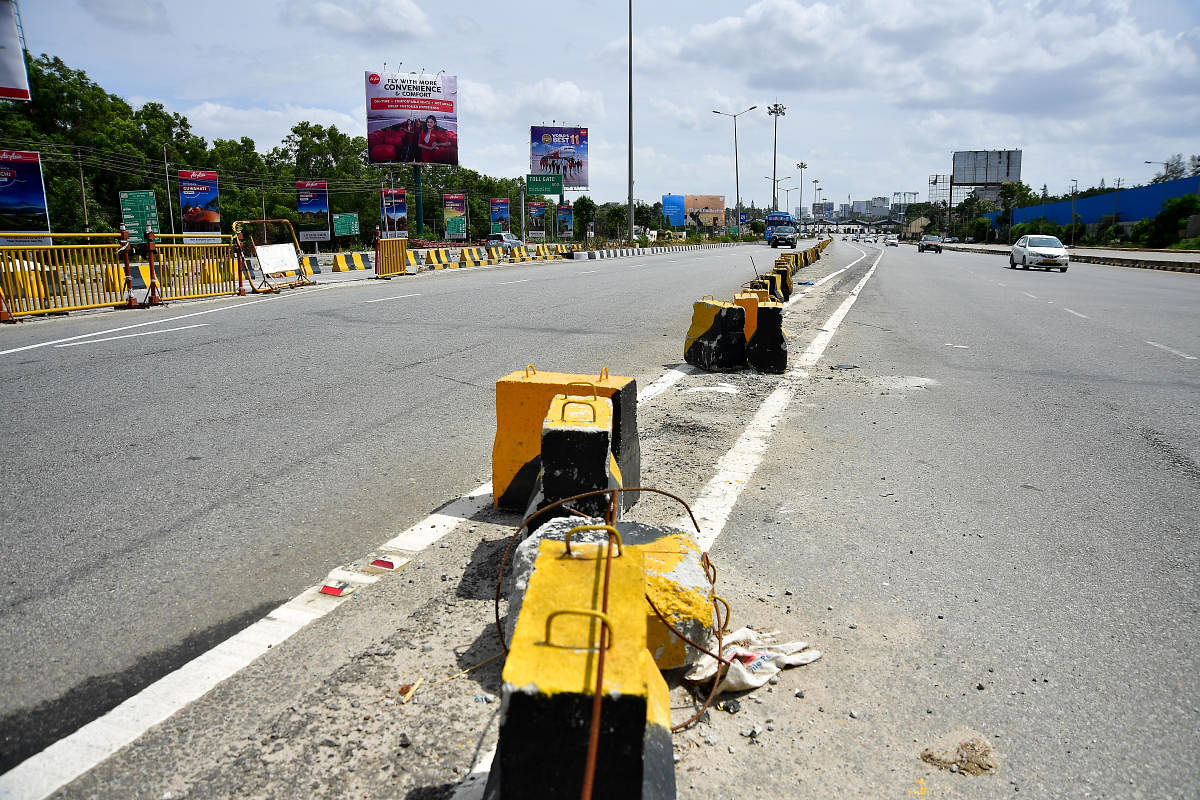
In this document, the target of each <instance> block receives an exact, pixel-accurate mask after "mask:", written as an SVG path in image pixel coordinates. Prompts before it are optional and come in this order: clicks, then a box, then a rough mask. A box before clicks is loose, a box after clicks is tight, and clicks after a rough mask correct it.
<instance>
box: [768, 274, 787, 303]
mask: <svg viewBox="0 0 1200 800" xmlns="http://www.w3.org/2000/svg"><path fill="white" fill-rule="evenodd" d="M771 271H772V272H774V273H775V277H776V278H779V291H780V292H782V293H783V299H784V301H785V302H786V301H787V300H788V299H790V298H791V296H792V270H791V268H790V267H787V266H783V267H776V268H775V269H773V270H771Z"/></svg>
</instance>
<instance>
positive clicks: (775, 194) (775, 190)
mask: <svg viewBox="0 0 1200 800" xmlns="http://www.w3.org/2000/svg"><path fill="white" fill-rule="evenodd" d="M790 177H792V176H791V175H784V176H783V177H782V178H780V179H779V180H776V179H775V178H773V177H769V176H767V175H763V180H768V181H770V182H771V198H772V200H771V205H772V206H774V210H775V211H778V210H779V184H781V183H783V182H784V181H786V180H787V179H788V178H790Z"/></svg>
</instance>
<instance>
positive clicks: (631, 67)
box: [629, 0, 633, 243]
mask: <svg viewBox="0 0 1200 800" xmlns="http://www.w3.org/2000/svg"><path fill="white" fill-rule="evenodd" d="M629 241H630V243H632V242H633V0H629Z"/></svg>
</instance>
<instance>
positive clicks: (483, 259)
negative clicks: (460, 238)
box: [458, 247, 492, 267]
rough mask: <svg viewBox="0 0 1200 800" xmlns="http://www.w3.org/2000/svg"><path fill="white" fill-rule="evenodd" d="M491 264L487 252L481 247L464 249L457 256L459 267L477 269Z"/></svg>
mask: <svg viewBox="0 0 1200 800" xmlns="http://www.w3.org/2000/svg"><path fill="white" fill-rule="evenodd" d="M490 263H492V261H491V259H489V258H488V254H487V250H485V249H484V248H482V247H464V248H463V249H462V252H461V253H459V256H458V265H459V266H460V267H479V266H484V265H486V264H490Z"/></svg>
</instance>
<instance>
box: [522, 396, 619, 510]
mask: <svg viewBox="0 0 1200 800" xmlns="http://www.w3.org/2000/svg"><path fill="white" fill-rule="evenodd" d="M589 387H590V384H588V385H586V386H583V387H572V388H573V389H576V390H578V389H579V388H583V389H584V391H582V392H579V393H578V394H575V395H570V394H560V395H555V396H554V399H553V400H551V401H550V410H549V411H547V412H546V418H545V419H544V420H543V421H542V450H541V457H542V471H541V474H540V475H539V476H538V484H537V486H536V488H535V490H534V496H533V499H532V500H530V502H529V508H527V509H526V510H525V517H526V518H529V517H531V516H533V514H534V512H536V511H538V510H539V509H542V508H545V507H546V506H548V505H550V504H552V503H557V502H559V501H560V500H565V499H566V498H568V497H573V496H574V495H577V494H583V493H584V492H594V491H599V490H602V489H620V488H621V468H620V466H618V464H617V459H616V457H615V456H613V453H612V426H613V406H612V401H611V400H609V399H608V398H607V397H600V396H599V395H598V394H596V391H595V388H594V387H591V396H590V397H589V396H588V392H587V391H586V390H587V389H588V388H589ZM607 507H608V497H607V496H604V495H596V496H594V497H587V498H584V499H582V500H578V501H576V502H574V503H573V504H572V508H574V509H575V510H577V511H581V512H583V513H584V514H590V515H592V516H595V517H602V516H604V512H605V509H606V508H607ZM619 513H620V512H619V510H618V514H619ZM566 514H567V512H566V511H565V510H564V511H561V512H559V513H557V514H555V515H554V516H565V515H566ZM541 521H542V522H544V521H545V519H542V520H541ZM531 525H532V523H531Z"/></svg>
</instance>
